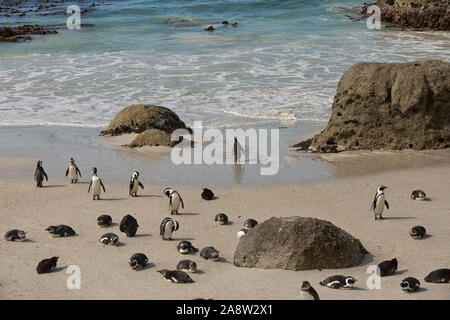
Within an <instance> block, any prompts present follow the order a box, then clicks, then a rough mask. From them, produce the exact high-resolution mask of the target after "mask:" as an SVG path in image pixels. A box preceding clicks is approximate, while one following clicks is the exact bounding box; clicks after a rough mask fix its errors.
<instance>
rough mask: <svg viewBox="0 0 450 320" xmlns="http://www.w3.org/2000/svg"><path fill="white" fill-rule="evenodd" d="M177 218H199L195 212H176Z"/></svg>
mask: <svg viewBox="0 0 450 320" xmlns="http://www.w3.org/2000/svg"><path fill="white" fill-rule="evenodd" d="M178 215H179V216H199V215H200V213H196V212H178Z"/></svg>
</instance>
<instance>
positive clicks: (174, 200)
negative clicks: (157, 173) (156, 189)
mask: <svg viewBox="0 0 450 320" xmlns="http://www.w3.org/2000/svg"><path fill="white" fill-rule="evenodd" d="M164 194H165V195H166V196H167V197H168V198H169V211H170V214H171V215H172V214H178V210H179V209H180V204H181V207H182V208H183V209H184V202H183V199H181V196H180V194H179V193H178V191H176V190H174V189H172V188H166V189H164Z"/></svg>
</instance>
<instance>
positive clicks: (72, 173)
mask: <svg viewBox="0 0 450 320" xmlns="http://www.w3.org/2000/svg"><path fill="white" fill-rule="evenodd" d="M78 175H79V176H80V178H81V171H80V169H78V167H77V165H76V164H75V160H73V158H70V159H69V167H68V168H67V170H66V177H67V176H69V177H70V183H77V182H78Z"/></svg>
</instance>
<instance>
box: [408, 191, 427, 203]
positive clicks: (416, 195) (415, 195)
mask: <svg viewBox="0 0 450 320" xmlns="http://www.w3.org/2000/svg"><path fill="white" fill-rule="evenodd" d="M411 199H413V200H421V201H424V200H426V199H427V195H426V194H425V192H424V191H422V190H414V191H413V192H412V193H411Z"/></svg>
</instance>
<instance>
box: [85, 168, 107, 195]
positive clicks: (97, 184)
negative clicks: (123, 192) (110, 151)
mask: <svg viewBox="0 0 450 320" xmlns="http://www.w3.org/2000/svg"><path fill="white" fill-rule="evenodd" d="M91 187H92V195H93V197H92V200H95V197H97V199H98V200H100V193H101V192H102V191H101V189H103V192H106V190H105V186H104V185H103V182H102V179H100V178H99V177H98V176H97V168H95V167H94V168H92V179H91V183H90V184H89V188H88V193H89V192H91Z"/></svg>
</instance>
